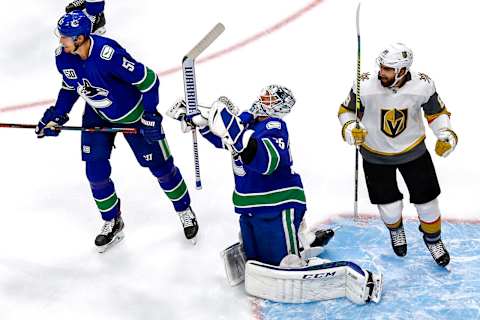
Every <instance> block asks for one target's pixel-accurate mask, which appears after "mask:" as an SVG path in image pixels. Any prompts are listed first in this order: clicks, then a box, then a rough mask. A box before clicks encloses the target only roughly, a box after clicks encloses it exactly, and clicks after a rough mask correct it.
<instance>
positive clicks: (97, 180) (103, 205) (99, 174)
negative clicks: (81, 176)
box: [86, 160, 120, 221]
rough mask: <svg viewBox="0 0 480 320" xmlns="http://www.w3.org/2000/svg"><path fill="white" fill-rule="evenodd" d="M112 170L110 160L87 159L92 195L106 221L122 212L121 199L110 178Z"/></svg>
mask: <svg viewBox="0 0 480 320" xmlns="http://www.w3.org/2000/svg"><path fill="white" fill-rule="evenodd" d="M111 170H112V168H111V167H110V162H109V161H108V160H95V161H86V171H87V178H88V181H89V182H90V188H91V190H92V195H93V198H94V199H95V203H96V205H97V208H98V210H99V211H100V213H101V215H102V219H103V220H105V221H108V220H112V219H113V218H116V217H117V216H118V215H119V214H120V199H119V198H118V197H117V193H116V192H115V186H114V185H113V182H112V180H110V173H111Z"/></svg>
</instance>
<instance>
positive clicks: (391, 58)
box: [376, 42, 413, 87]
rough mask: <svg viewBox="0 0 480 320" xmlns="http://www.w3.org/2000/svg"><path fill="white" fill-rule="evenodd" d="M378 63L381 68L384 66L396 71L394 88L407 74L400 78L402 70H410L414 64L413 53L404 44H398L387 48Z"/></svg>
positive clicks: (379, 57)
mask: <svg viewBox="0 0 480 320" xmlns="http://www.w3.org/2000/svg"><path fill="white" fill-rule="evenodd" d="M376 61H377V65H378V66H379V67H380V66H382V65H383V66H385V67H389V68H393V69H395V82H394V83H393V84H392V85H391V87H394V86H395V85H396V84H397V83H398V81H400V79H401V78H403V77H404V76H405V75H406V74H407V73H406V72H405V74H404V75H403V76H401V77H399V76H398V74H399V72H400V70H401V69H402V68H405V69H406V71H408V70H410V67H411V66H412V62H413V52H412V50H410V49H409V48H408V47H407V46H406V45H404V44H403V43H400V42H397V43H393V44H391V45H389V46H388V47H387V48H385V49H384V50H383V51H382V52H381V53H380V55H379V56H378V58H377V60H376Z"/></svg>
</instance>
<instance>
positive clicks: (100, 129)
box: [0, 123, 138, 134]
mask: <svg viewBox="0 0 480 320" xmlns="http://www.w3.org/2000/svg"><path fill="white" fill-rule="evenodd" d="M36 127H37V125H36V124H22V123H0V128H10V129H35V128H36ZM53 129H54V130H59V131H61V130H68V131H85V132H122V133H128V134H135V133H138V130H137V129H136V128H109V127H93V128H84V127H73V126H63V127H55V128H53Z"/></svg>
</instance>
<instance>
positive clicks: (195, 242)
mask: <svg viewBox="0 0 480 320" xmlns="http://www.w3.org/2000/svg"><path fill="white" fill-rule="evenodd" d="M188 240H190V241H191V242H192V244H193V245H194V246H195V245H197V236H195V237H193V238H192V239H188Z"/></svg>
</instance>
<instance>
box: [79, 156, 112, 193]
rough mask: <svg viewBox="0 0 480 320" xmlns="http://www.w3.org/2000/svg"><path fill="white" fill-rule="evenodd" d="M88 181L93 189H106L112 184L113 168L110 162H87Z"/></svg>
mask: <svg viewBox="0 0 480 320" xmlns="http://www.w3.org/2000/svg"><path fill="white" fill-rule="evenodd" d="M85 171H86V174H87V179H88V181H89V182H90V185H91V187H92V188H94V189H97V188H101V187H104V186H105V185H107V184H108V183H109V182H110V174H111V173H112V167H111V166H110V161H109V160H94V161H86V162H85Z"/></svg>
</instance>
